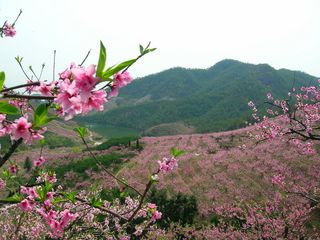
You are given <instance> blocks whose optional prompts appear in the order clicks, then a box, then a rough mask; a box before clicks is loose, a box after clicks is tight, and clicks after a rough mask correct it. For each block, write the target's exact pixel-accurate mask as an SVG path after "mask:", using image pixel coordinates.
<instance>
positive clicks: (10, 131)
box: [0, 114, 45, 143]
mask: <svg viewBox="0 0 320 240" xmlns="http://www.w3.org/2000/svg"><path fill="white" fill-rule="evenodd" d="M6 117H7V116H6V115H5V114H0V137H3V136H5V135H9V136H10V138H11V140H18V139H20V138H22V139H23V140H24V142H26V143H31V142H32V140H39V139H42V138H43V135H42V134H43V133H44V132H45V129H40V130H34V129H32V123H30V122H28V116H27V115H25V116H22V117H20V118H19V119H16V120H15V121H13V122H10V121H8V120H7V119H6Z"/></svg>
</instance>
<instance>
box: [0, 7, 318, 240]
mask: <svg viewBox="0 0 320 240" xmlns="http://www.w3.org/2000/svg"><path fill="white" fill-rule="evenodd" d="M21 13H22V12H20V13H19V15H18V17H17V18H16V20H15V21H13V23H12V24H11V23H10V22H9V21H5V22H4V24H3V26H2V27H1V28H0V34H1V37H4V38H7V40H8V39H9V38H10V37H14V36H15V35H16V34H18V33H16V23H17V20H18V18H19V16H20V14H21ZM4 45H5V43H4ZM4 45H3V46H4ZM154 50H155V48H150V44H148V45H147V46H146V47H143V46H140V54H139V56H138V57H136V58H133V59H130V60H127V61H124V62H122V63H120V64H116V65H113V66H111V67H107V66H106V49H105V47H104V45H103V43H102V42H101V43H100V55H99V59H98V63H97V65H94V64H89V65H87V66H84V64H85V61H86V58H85V59H84V61H83V62H82V63H80V64H79V63H71V64H70V66H67V67H66V68H65V69H62V70H61V71H60V73H59V74H58V76H56V77H55V79H53V80H52V81H50V82H48V81H43V80H42V76H41V75H42V71H41V72H40V73H39V74H36V73H35V71H33V69H32V68H30V69H29V70H30V72H29V71H26V70H25V68H24V66H23V64H24V63H23V61H22V58H20V57H17V58H16V61H17V63H18V65H19V67H20V68H21V70H22V71H23V73H24V74H25V77H26V79H27V81H26V83H25V84H22V85H17V86H13V87H6V75H5V73H4V72H0V94H1V98H2V99H1V101H0V136H1V137H5V136H6V137H8V139H9V141H10V146H9V147H8V149H4V154H3V155H2V156H0V168H1V173H0V196H1V199H0V212H1V214H0V229H1V230H0V231H1V234H0V239H122V240H125V239H319V238H320V235H319V231H320V226H319V219H320V218H319V182H320V169H319V166H320V164H319V161H320V159H319V157H318V154H317V151H318V150H317V142H318V141H319V140H320V132H319V120H320V112H319V102H320V89H319V86H308V87H303V88H301V89H295V88H294V87H293V88H292V89H291V90H290V92H289V94H288V98H287V99H277V98H275V97H274V96H272V94H271V93H270V94H268V95H267V100H266V102H265V104H267V105H269V106H270V108H269V109H268V110H267V115H264V113H260V111H259V109H258V108H257V107H256V105H255V103H253V102H249V104H248V105H249V107H251V108H252V110H253V119H254V124H253V125H252V126H250V127H248V128H246V129H242V130H236V131H233V132H226V133H213V134H202V135H190V136H187V135H184V136H170V137H161V138H151V137H149V138H148V137H146V138H143V139H142V142H144V144H145V148H144V150H143V151H142V152H141V153H140V154H138V155H137V156H136V157H135V158H134V159H133V160H132V163H133V167H131V168H126V169H125V170H123V171H122V172H121V177H119V175H115V174H114V173H113V172H112V171H111V170H110V169H107V168H105V167H104V165H103V164H101V162H100V161H99V159H98V157H97V155H96V154H97V153H96V152H94V151H92V150H91V149H90V147H89V145H88V140H87V135H88V133H87V130H86V129H85V128H82V127H77V128H76V129H75V131H76V132H77V134H78V135H79V138H80V139H81V141H82V142H83V145H84V147H85V148H86V149H87V154H88V155H90V156H91V157H92V158H93V159H94V160H95V165H96V166H97V167H98V168H99V169H101V171H102V172H103V174H101V176H102V177H104V176H107V177H108V179H112V181H114V182H116V183H117V184H119V185H121V186H125V187H126V188H127V189H130V190H131V191H132V192H134V193H135V196H134V197H130V196H127V197H126V198H125V201H121V200H120V199H117V198H114V199H112V200H111V201H107V200H103V199H101V198H99V191H100V190H101V189H92V188H86V189H82V190H79V191H75V190H70V189H65V188H64V187H63V186H62V184H61V182H62V181H63V180H64V179H57V177H56V175H55V173H54V172H51V171H47V170H46V168H45V167H44V165H45V162H46V159H47V156H46V155H45V154H44V151H43V143H44V141H45V138H44V136H43V134H44V133H45V132H46V130H47V125H48V123H49V122H51V121H53V120H56V119H57V118H61V119H63V120H64V121H67V120H69V119H72V118H73V117H74V116H76V115H80V116H84V115H86V114H88V113H89V112H91V111H103V109H104V105H105V104H108V101H109V99H110V98H112V97H116V96H117V95H118V91H119V89H120V88H122V87H125V86H126V85H128V84H130V83H131V82H132V80H133V78H132V77H131V76H130V74H129V72H128V69H129V68H130V67H131V66H132V65H133V64H134V63H135V62H136V61H137V60H139V59H140V58H141V57H142V56H144V55H146V54H148V53H149V52H152V51H154ZM34 142H39V143H40V146H42V147H41V148H39V154H38V157H37V158H36V159H32V164H33V171H34V172H33V176H35V178H34V179H31V178H30V179H24V178H21V175H23V174H24V172H23V169H22V168H21V165H19V163H17V162H15V161H14V158H13V155H14V153H15V152H16V151H17V149H18V148H19V146H21V145H22V144H32V143H34ZM170 149H171V155H170V156H168V153H169V150H170ZM178 149H183V151H182V150H178ZM21 179H24V181H22V180H21ZM143 182H146V183H143ZM154 186H157V187H158V188H167V189H169V191H171V192H184V193H190V194H194V195H195V196H196V198H197V199H198V201H199V212H200V216H199V221H197V222H196V223H195V224H194V225H191V226H179V224H178V225H176V226H173V225H172V227H171V228H167V229H161V228H160V227H159V226H158V225H157V221H158V220H159V219H161V218H162V213H161V212H160V211H159V209H158V206H157V205H156V204H154V203H152V202H148V194H149V192H150V190H151V189H152V187H154ZM201 218H204V219H209V218H210V221H201V220H200V219H201ZM178 236H180V238H179V237H178Z"/></svg>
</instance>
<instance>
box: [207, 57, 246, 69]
mask: <svg viewBox="0 0 320 240" xmlns="http://www.w3.org/2000/svg"><path fill="white" fill-rule="evenodd" d="M238 64H244V63H242V62H240V61H238V60H234V59H224V60H222V61H220V62H217V63H216V64H215V65H213V66H212V67H211V68H209V70H225V69H227V68H229V67H233V66H235V65H238Z"/></svg>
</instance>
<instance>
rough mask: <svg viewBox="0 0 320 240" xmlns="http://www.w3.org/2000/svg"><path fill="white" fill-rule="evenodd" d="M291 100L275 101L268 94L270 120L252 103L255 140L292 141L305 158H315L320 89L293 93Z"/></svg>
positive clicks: (312, 88)
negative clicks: (307, 155) (309, 155)
mask: <svg viewBox="0 0 320 240" xmlns="http://www.w3.org/2000/svg"><path fill="white" fill-rule="evenodd" d="M288 96H289V98H288V99H284V100H279V99H275V98H274V97H273V96H272V94H271V93H268V94H267V100H268V101H267V102H266V104H268V105H269V106H271V107H270V108H268V109H267V113H268V116H266V115H264V116H258V109H257V108H256V106H255V104H254V103H253V102H252V101H250V102H249V103H248V106H249V107H250V108H251V109H252V112H253V113H252V117H253V119H254V121H255V127H256V130H257V131H256V134H255V135H252V136H253V137H254V138H255V139H256V140H258V141H263V140H272V139H275V138H280V139H284V140H289V141H290V142H291V143H292V144H294V145H295V146H296V147H297V149H299V150H300V151H301V152H302V153H304V154H314V153H315V150H314V141H315V140H316V141H318V140H320V134H319V131H318V127H317V126H318V124H319V121H320V88H319V86H309V87H301V88H300V90H299V91H298V90H296V89H295V88H293V89H292V91H291V92H289V93H288Z"/></svg>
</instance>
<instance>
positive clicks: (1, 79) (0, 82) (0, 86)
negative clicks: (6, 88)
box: [0, 72, 6, 91]
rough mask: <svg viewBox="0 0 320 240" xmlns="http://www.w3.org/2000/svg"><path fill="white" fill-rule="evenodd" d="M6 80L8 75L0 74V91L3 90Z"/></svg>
mask: <svg viewBox="0 0 320 240" xmlns="http://www.w3.org/2000/svg"><path fill="white" fill-rule="evenodd" d="M5 78H6V75H5V73H4V72H0V91H1V90H2V89H3V84H4V80H5Z"/></svg>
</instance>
